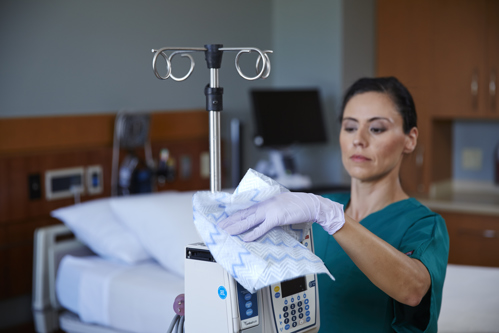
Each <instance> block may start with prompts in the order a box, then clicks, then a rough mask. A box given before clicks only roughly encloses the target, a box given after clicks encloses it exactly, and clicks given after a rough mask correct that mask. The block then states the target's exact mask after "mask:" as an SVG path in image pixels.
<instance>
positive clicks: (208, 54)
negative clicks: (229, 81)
mask: <svg viewBox="0 0 499 333" xmlns="http://www.w3.org/2000/svg"><path fill="white" fill-rule="evenodd" d="M204 47H205V48H206V51H204V54H205V59H206V64H207V65H208V68H210V69H211V68H216V69H218V68H220V67H221V66H222V56H223V54H224V52H223V51H222V50H220V49H221V48H222V47H223V45H222V44H207V45H205V46H204Z"/></svg>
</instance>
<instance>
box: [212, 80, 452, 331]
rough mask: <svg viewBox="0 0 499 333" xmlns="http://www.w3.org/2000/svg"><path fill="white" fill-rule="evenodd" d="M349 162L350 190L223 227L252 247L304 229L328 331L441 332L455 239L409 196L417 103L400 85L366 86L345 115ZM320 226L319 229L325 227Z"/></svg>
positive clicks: (259, 208) (262, 211)
mask: <svg viewBox="0 0 499 333" xmlns="http://www.w3.org/2000/svg"><path fill="white" fill-rule="evenodd" d="M340 119H341V132H340V146H341V151H342V161H343V165H344V166H345V168H346V170H347V172H348V173H349V175H350V176H351V178H352V182H351V192H350V193H347V194H331V195H326V196H325V198H324V197H319V196H316V195H313V194H309V193H284V194H281V195H278V196H276V197H274V198H272V199H270V200H267V201H265V202H263V203H261V204H259V205H256V206H253V207H251V208H249V209H247V210H244V211H240V212H238V213H236V214H234V215H232V216H231V217H229V218H227V219H226V220H225V221H223V222H222V224H220V226H221V227H222V228H224V229H225V230H227V231H228V232H229V233H231V234H240V233H243V232H246V231H247V230H250V229H252V228H253V230H251V231H249V232H248V233H247V234H245V235H244V239H245V240H247V241H251V240H253V239H256V238H258V237H260V236H261V235H263V234H264V233H265V232H267V231H268V230H270V229H271V228H273V227H275V226H278V225H284V224H293V223H299V222H305V221H314V222H317V223H316V224H314V226H313V231H314V238H315V240H314V243H315V253H316V254H317V255H318V256H319V257H321V259H322V260H323V261H324V263H325V264H326V266H327V267H328V269H329V270H330V271H331V273H332V274H333V275H334V276H335V277H336V281H331V280H330V279H329V278H328V277H327V276H325V275H320V276H319V292H320V297H319V298H320V311H321V329H320V331H321V332H437V319H438V314H439V312H440V304H441V299H442V287H443V281H444V278H445V270H446V265H447V258H448V251H449V238H448V234H447V229H446V227H445V222H444V220H443V219H442V218H441V217H440V215H438V214H436V213H433V212H431V211H430V210H429V209H428V208H426V207H424V206H423V205H421V204H420V203H419V202H418V201H417V200H415V199H414V198H409V196H408V195H407V194H406V193H405V192H404V190H403V189H402V187H401V184H400V178H399V171H400V165H401V163H402V159H403V156H404V155H406V154H410V153H411V152H412V151H413V150H414V149H415V147H416V143H417V137H418V130H417V125H416V119H417V118H416V111H415V107H414V102H413V100H412V97H411V95H410V93H409V92H408V91H407V89H406V88H405V87H404V86H403V85H402V84H401V83H400V82H399V81H398V80H397V79H395V78H393V77H389V78H375V79H360V80H358V81H357V82H355V83H354V84H353V85H352V87H350V89H349V90H348V91H347V93H346V95H345V97H344V101H343V106H342V113H341V117H340ZM321 227H322V228H321Z"/></svg>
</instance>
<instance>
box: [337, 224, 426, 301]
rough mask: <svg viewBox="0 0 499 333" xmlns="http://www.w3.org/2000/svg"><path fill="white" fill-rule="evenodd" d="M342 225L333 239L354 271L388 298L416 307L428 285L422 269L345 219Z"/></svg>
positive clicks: (416, 261) (424, 268)
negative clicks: (367, 279)
mask: <svg viewBox="0 0 499 333" xmlns="http://www.w3.org/2000/svg"><path fill="white" fill-rule="evenodd" d="M345 220H346V222H345V225H344V226H343V228H341V229H340V230H339V231H338V232H336V233H335V234H334V235H333V237H334V238H335V239H336V241H337V242H338V244H339V245H340V246H341V247H342V248H343V250H344V251H345V252H346V253H347V254H348V256H349V257H350V258H351V259H352V261H353V262H354V263H355V265H357V267H358V268H359V269H360V270H361V271H362V272H363V273H364V274H365V275H366V276H367V277H368V278H369V280H371V282H372V283H374V284H375V285H376V286H377V287H378V288H380V289H381V290H383V291H384V292H385V293H386V294H388V296H390V297H392V298H393V299H395V300H397V301H398V302H400V303H403V304H407V305H410V306H416V305H418V304H419V303H420V301H421V299H422V298H423V296H424V295H425V294H426V292H427V291H428V289H429V288H430V285H431V278H430V274H429V272H428V270H427V269H426V267H425V266H424V265H423V263H421V262H420V261H419V260H417V259H412V258H410V257H408V256H407V255H405V254H403V253H402V252H400V251H399V250H397V249H396V248H394V247H393V246H391V245H390V244H388V243H387V242H385V241H384V240H382V239H381V238H379V237H377V236H376V235H374V234H373V233H372V232H370V231H369V230H367V229H366V228H365V227H364V226H362V225H361V224H360V223H358V222H357V221H355V220H353V219H352V218H350V217H349V216H347V215H345Z"/></svg>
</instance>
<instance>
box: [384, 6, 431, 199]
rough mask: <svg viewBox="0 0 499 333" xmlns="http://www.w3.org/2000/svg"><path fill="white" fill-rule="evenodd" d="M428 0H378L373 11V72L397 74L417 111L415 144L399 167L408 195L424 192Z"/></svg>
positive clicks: (428, 69)
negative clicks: (375, 15)
mask: <svg viewBox="0 0 499 333" xmlns="http://www.w3.org/2000/svg"><path fill="white" fill-rule="evenodd" d="M432 1H433V0H417V1H415V0H412V1H399V0H379V1H378V2H377V10H376V12H377V20H376V21H377V29H376V31H377V56H376V59H377V60H376V61H377V62H376V75H377V76H395V77H397V78H398V79H399V80H400V81H401V82H402V83H403V84H404V85H405V86H406V87H407V88H408V89H409V91H410V92H411V94H412V97H413V99H414V103H415V104H416V112H417V114H418V128H419V139H418V146H417V148H416V151H415V152H413V153H412V154H411V155H409V156H406V157H405V158H404V161H403V163H402V167H401V170H400V178H401V183H402V187H403V188H404V190H405V191H406V192H409V193H411V194H412V193H420V192H425V191H427V186H425V177H424V168H425V164H427V159H425V156H426V155H427V151H428V150H427V149H425V148H426V146H427V145H426V143H427V142H428V134H429V121H428V116H429V114H430V107H431V105H430V96H431V90H430V84H431V82H432V73H433V71H432V66H433V64H432V52H431V48H430V45H432V38H433V33H432V23H431V20H432V14H431V10H432V5H431V4H432Z"/></svg>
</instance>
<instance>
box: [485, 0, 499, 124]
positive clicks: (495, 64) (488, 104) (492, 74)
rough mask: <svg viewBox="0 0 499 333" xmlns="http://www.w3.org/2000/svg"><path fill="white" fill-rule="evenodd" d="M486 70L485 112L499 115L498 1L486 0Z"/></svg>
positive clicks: (494, 115) (495, 115)
mask: <svg viewBox="0 0 499 333" xmlns="http://www.w3.org/2000/svg"><path fill="white" fill-rule="evenodd" d="M486 11H487V48H486V53H487V58H488V59H487V60H488V61H487V71H486V72H485V75H484V83H483V84H484V87H485V90H486V93H485V99H484V104H485V112H487V115H492V116H493V117H499V105H498V104H499V100H498V99H499V98H498V97H497V93H498V91H497V88H498V87H497V84H498V75H499V1H497V0H488V1H487V8H486Z"/></svg>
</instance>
